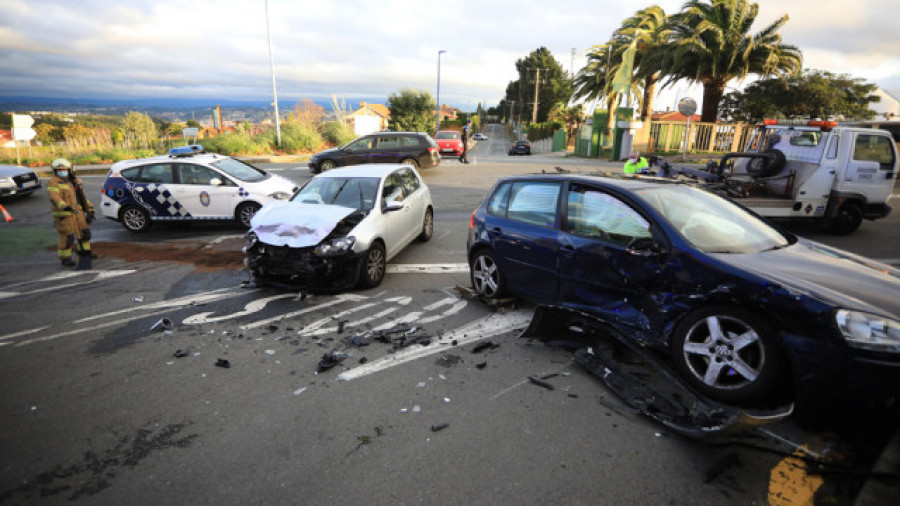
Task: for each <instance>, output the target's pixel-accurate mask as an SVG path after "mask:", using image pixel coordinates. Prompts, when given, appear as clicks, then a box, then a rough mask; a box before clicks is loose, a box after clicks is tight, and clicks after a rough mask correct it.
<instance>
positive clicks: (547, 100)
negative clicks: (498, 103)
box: [504, 47, 573, 123]
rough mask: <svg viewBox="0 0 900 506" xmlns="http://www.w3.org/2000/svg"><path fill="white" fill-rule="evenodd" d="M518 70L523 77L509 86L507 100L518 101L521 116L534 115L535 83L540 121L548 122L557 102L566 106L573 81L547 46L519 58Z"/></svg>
mask: <svg viewBox="0 0 900 506" xmlns="http://www.w3.org/2000/svg"><path fill="white" fill-rule="evenodd" d="M516 70H517V71H518V73H519V78H518V79H517V80H515V81H510V83H509V84H508V85H507V86H506V96H505V98H504V101H505V102H506V103H507V104H508V103H509V102H510V101H513V102H515V104H516V108H517V110H518V111H519V117H525V118H529V119H530V118H531V116H532V110H533V105H534V89H535V86H537V87H538V108H537V122H538V123H542V122H544V121H547V115H548V114H549V113H550V110H551V109H553V107H554V106H555V105H557V104H559V103H562V104H564V105H565V104H567V103H568V102H569V99H570V98H571V97H572V90H573V85H572V80H571V79H569V77H568V75H567V74H566V72H565V71H564V70H563V68H562V65H560V64H559V62H558V61H556V58H554V57H553V55H552V54H551V53H550V50H549V49H547V48H546V47H539V48H537V49H535V50H534V51H532V52H531V54H529V55H528V56H526V57H525V58H521V59H519V60H517V61H516ZM536 79H539V83H538V82H537V81H536Z"/></svg>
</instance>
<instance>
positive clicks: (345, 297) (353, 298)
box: [240, 293, 368, 330]
mask: <svg viewBox="0 0 900 506" xmlns="http://www.w3.org/2000/svg"><path fill="white" fill-rule="evenodd" d="M367 298H368V297H365V296H362V295H354V294H352V293H347V294H341V295H338V296H337V297H335V298H334V299H332V300H330V301H328V302H323V303H322V304H317V305H315V306H309V307H306V308H303V309H300V310H297V311H292V312H290V313H285V314H282V315H278V316H273V317H272V318H266V319H265V320H257V321H255V322H253V323H248V324H246V325H241V327H240V329H241V330H249V329H255V328H259V327H264V326H266V325H269V324H272V323H276V322H281V321H284V320H285V319H286V318H293V317H295V316H300V315H303V314H306V313H311V312H313V311H316V310H319V309H322V308H325V307H329V306H334V305H337V304H340V303H341V302H358V301H361V300H366V299H367Z"/></svg>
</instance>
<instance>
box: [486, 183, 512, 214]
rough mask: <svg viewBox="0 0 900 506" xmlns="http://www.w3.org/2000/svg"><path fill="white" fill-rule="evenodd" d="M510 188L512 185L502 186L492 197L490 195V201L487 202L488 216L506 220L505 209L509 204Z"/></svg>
mask: <svg viewBox="0 0 900 506" xmlns="http://www.w3.org/2000/svg"><path fill="white" fill-rule="evenodd" d="M511 186H512V185H511V184H509V183H506V184H503V185H501V186H500V188H498V189H497V191H495V192H494V194H493V195H491V200H490V201H489V202H488V206H487V212H488V213H489V214H493V215H495V216H502V217H504V218H506V209H507V207H508V204H509V189H510V187H511Z"/></svg>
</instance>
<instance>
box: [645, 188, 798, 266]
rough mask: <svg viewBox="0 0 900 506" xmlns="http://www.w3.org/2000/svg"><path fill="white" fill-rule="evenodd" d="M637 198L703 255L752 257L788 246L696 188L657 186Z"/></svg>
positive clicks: (776, 234) (760, 223)
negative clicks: (752, 255) (659, 215)
mask: <svg viewBox="0 0 900 506" xmlns="http://www.w3.org/2000/svg"><path fill="white" fill-rule="evenodd" d="M637 194H638V195H640V196H641V198H643V199H644V200H645V201H646V202H647V203H648V204H650V206H651V207H653V208H654V209H656V210H657V211H658V212H659V213H660V214H662V215H663V216H664V217H665V218H666V220H668V221H669V223H670V224H671V225H672V226H673V227H675V229H677V230H678V231H679V232H680V233H681V235H682V236H683V237H684V238H685V239H687V241H688V242H690V243H691V244H693V245H694V246H695V247H697V248H698V249H700V250H702V251H705V252H707V253H755V252H759V251H765V250H771V249H779V248H783V247H785V246H787V245H789V244H790V241H789V240H788V238H787V237H785V236H784V235H783V234H781V233H780V232H779V231H778V230H776V229H774V228H772V227H771V226H769V225H768V224H767V223H766V222H764V221H762V220H760V219H759V218H757V217H756V216H754V215H752V214H750V213H749V212H747V211H745V210H744V209H742V208H740V207H739V206H737V205H735V204H734V203H732V202H730V201H728V200H727V199H724V198H722V197H719V196H718V195H714V194H712V193H709V192H707V191H704V190H701V189H699V188H692V187H690V186H682V185H678V186H676V185H672V186H661V187H656V188H647V189H644V190H640V191H638V192H637Z"/></svg>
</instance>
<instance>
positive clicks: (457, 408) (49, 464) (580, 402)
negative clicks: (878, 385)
mask: <svg viewBox="0 0 900 506" xmlns="http://www.w3.org/2000/svg"><path fill="white" fill-rule="evenodd" d="M492 127H493V128H492V129H489V130H488V132H487V135H488V137H489V140H487V141H482V142H480V143H478V144H477V145H476V146H475V148H474V149H473V152H472V153H471V156H470V160H471V161H472V163H470V164H468V165H461V164H459V163H458V161H456V160H454V159H445V160H444V162H443V163H442V164H441V166H440V167H438V168H435V169H429V170H425V171H423V174H424V177H425V179H426V181H427V183H428V184H429V186H430V188H431V189H432V192H433V198H434V202H435V206H436V214H435V220H436V224H435V235H434V238H433V239H432V241H431V242H429V243H423V244H414V245H412V246H411V247H409V248H408V249H407V250H406V251H404V252H403V253H401V254H400V255H399V256H398V257H397V258H395V259H394V260H393V261H392V266H391V270H390V271H389V274H388V276H387V277H386V279H385V281H384V283H383V284H382V285H381V286H380V287H378V288H377V289H374V290H363V291H353V292H347V293H339V294H322V295H313V296H308V297H307V296H300V294H297V293H284V292H278V291H273V290H262V289H256V288H249V287H242V281H244V280H246V273H245V272H244V271H242V270H241V269H240V268H234V266H233V263H230V262H232V261H233V259H234V257H235V256H236V255H237V251H238V250H239V248H240V245H241V238H240V237H241V235H242V230H241V229H240V228H238V227H236V226H234V225H225V224H221V225H215V226H213V227H200V226H173V225H168V226H155V227H154V228H152V229H151V230H150V231H148V232H147V233H145V234H141V235H133V234H130V233H128V232H127V231H125V230H124V229H123V228H122V227H121V225H119V224H117V223H114V222H111V221H107V220H103V219H101V220H99V221H98V222H96V223H95V224H94V226H93V227H92V229H93V233H94V240H95V241H96V243H97V250H98V251H103V248H104V247H105V248H107V249H108V250H109V251H114V252H115V254H114V255H113V254H110V255H105V254H101V257H100V258H98V259H96V260H95V261H94V268H93V269H92V270H90V271H70V270H61V269H60V267H59V265H58V261H57V260H56V258H55V252H54V251H53V247H52V246H51V245H52V244H54V242H55V233H54V231H53V230H52V227H51V225H50V220H49V217H48V214H49V213H48V207H47V206H48V204H47V200H46V192H43V191H42V192H40V193H38V194H36V195H34V196H32V197H29V198H26V199H19V200H16V201H12V202H4V205H5V206H6V207H7V209H9V210H10V212H11V213H12V214H13V215H14V216H15V218H16V221H15V222H14V223H12V224H7V225H5V227H8V228H0V234H3V235H4V236H6V237H12V236H13V235H15V238H16V241H15V244H14V247H15V248H19V249H18V250H13V251H12V252H10V251H9V248H10V247H11V246H10V245H9V244H7V245H6V246H0V248H6V249H0V252H3V253H2V255H0V303H2V304H0V382H2V384H3V385H4V395H3V396H2V398H0V408H2V415H0V447H2V448H3V451H2V453H0V470H2V473H0V503H10V504H18V503H45V502H46V503H62V502H72V501H77V502H83V503H91V504H95V503H101V504H117V503H124V502H137V503H178V504H184V503H199V504H210V503H219V504H246V503H254V504H286V503H291V504H293V503H304V504H324V503H345V504H359V503H367V504H563V503H564V504H675V505H678V504H685V505H688V504H690V505H704V504H764V503H773V504H778V503H786V502H787V501H788V500H791V501H793V503H795V504H796V503H802V502H803V501H804V500H806V501H808V502H813V494H814V491H816V490H818V492H817V494H818V496H816V499H815V502H817V503H832V504H846V503H847V502H846V501H848V500H849V498H850V497H851V496H852V491H853V490H854V487H856V486H857V485H858V483H859V482H858V479H856V478H852V479H850V478H840V477H832V476H829V478H828V479H827V480H826V481H825V482H824V484H823V483H822V479H821V477H819V476H816V475H813V474H812V473H809V472H807V470H806V469H805V467H804V466H803V464H802V461H799V460H796V459H792V458H789V457H788V456H789V455H791V454H794V453H797V454H798V455H800V456H807V457H810V456H815V457H821V456H823V455H827V456H828V459H830V461H833V462H838V463H841V464H842V465H843V464H846V465H850V466H865V463H866V462H868V461H869V460H868V459H870V458H871V456H872V452H873V451H877V448H873V447H872V446H871V445H872V444H875V445H877V444H878V443H879V442H880V441H881V440H880V439H879V437H880V436H881V435H880V434H878V435H877V436H878V437H875V436H876V434H871V436H872V438H870V439H868V440H862V441H861V440H859V439H857V438H855V437H850V438H848V437H846V435H844V437H836V436H835V435H834V433H832V432H824V431H819V430H817V429H812V428H810V427H809V426H807V425H805V424H800V423H797V421H795V420H793V419H791V418H789V419H788V420H786V421H783V422H779V423H775V424H771V425H767V426H765V427H764V428H762V429H748V430H745V431H742V432H737V433H735V434H728V435H721V436H717V437H714V438H711V439H708V440H704V441H696V440H691V439H686V438H684V437H681V436H678V435H677V434H674V433H672V432H671V431H668V430H666V429H665V428H664V427H662V426H661V425H658V424H657V423H655V422H653V421H652V420H650V419H649V418H646V417H645V416H643V415H640V414H638V413H635V412H634V411H633V410H632V409H631V408H629V407H627V405H625V404H624V403H623V402H622V401H620V400H619V399H618V397H616V395H615V394H614V393H612V392H611V391H610V390H608V389H606V388H605V386H603V384H602V383H601V382H600V381H599V380H598V379H597V378H596V377H594V376H592V375H591V374H590V373H588V372H586V371H585V370H584V369H582V368H581V367H580V366H578V365H576V364H574V363H573V361H572V357H571V354H570V353H569V352H566V351H563V350H560V349H557V348H550V347H547V346H545V345H543V344H542V343H540V342H534V341H531V340H528V339H521V338H517V335H518V334H519V332H520V331H521V330H522V329H523V328H524V326H525V325H527V322H528V320H529V318H530V315H531V309H532V308H530V307H529V306H528V305H527V304H520V305H518V306H511V307H507V308H505V309H504V311H501V312H497V311H494V310H493V309H492V308H489V307H486V306H484V305H483V304H481V303H479V302H477V301H473V300H469V299H466V298H464V297H460V296H459V292H458V291H457V290H456V289H455V287H457V286H460V285H463V286H467V285H469V277H468V271H467V269H466V268H465V266H464V262H465V237H466V232H467V226H468V219H469V215H470V214H471V212H472V210H473V209H474V207H475V206H476V205H477V204H478V203H479V202H480V200H481V198H482V197H483V195H484V193H485V191H486V189H487V188H488V187H489V185H490V184H491V183H492V182H493V181H494V180H495V179H496V178H497V177H498V176H500V175H505V174H514V173H522V172H534V171H541V170H554V167H556V166H560V167H564V168H566V169H568V170H573V171H589V170H593V169H596V168H598V167H601V166H605V167H608V168H610V169H611V170H614V169H615V168H616V166H615V165H612V164H603V163H601V162H597V161H593V160H581V159H570V158H563V157H559V156H556V155H534V156H531V157H508V156H506V148H507V146H508V139H506V138H505V137H504V136H503V134H502V131H501V130H500V127H499V126H492ZM263 167H264V168H266V169H268V170H273V171H275V172H278V173H280V174H282V175H285V176H287V177H289V178H292V179H294V180H295V181H297V182H301V181H303V180H305V179H306V178H308V177H309V174H308V172H307V171H306V168H305V167H302V166H297V165H295V164H271V165H263ZM84 179H85V180H86V184H87V186H88V190H89V192H90V195H93V196H98V195H99V191H98V189H99V185H100V184H101V183H102V180H103V177H102V176H85V177H84ZM97 200H98V201H99V197H97ZM95 203H96V202H95ZM898 222H900V213H894V214H893V215H892V216H891V217H889V218H888V219H886V220H881V221H879V222H875V223H871V222H866V223H865V224H864V225H863V227H862V228H861V229H860V230H859V231H858V232H856V233H855V234H853V235H851V236H848V237H840V238H838V237H832V236H827V235H817V234H816V233H815V231H814V230H802V231H801V232H802V233H804V234H805V235H807V236H811V237H813V238H814V239H817V240H820V241H822V242H826V243H828V244H831V245H835V246H838V247H842V248H845V249H849V250H851V251H854V252H856V253H860V254H863V255H866V256H869V257H872V258H877V259H881V260H884V261H888V262H889V263H893V264H894V265H900V258H898V257H900V254H898V252H900V244H898V241H900V239H898V237H897V235H896V234H894V233H893V231H894V230H896V227H897V226H898ZM9 231H15V234H12V233H8V232H9ZM48 241H49V242H48ZM4 242H7V241H4ZM123 245H124V246H123ZM48 246H51V247H49V248H48ZM157 247H158V248H157ZM182 253H183V254H182ZM217 255H218V256H217ZM228 255H231V256H228ZM237 256H238V258H239V255H237ZM210 259H212V260H210ZM164 318H165V319H167V320H169V321H171V322H172V327H173V328H172V329H171V330H170V331H162V330H160V329H156V330H151V327H153V326H154V324H156V323H157V322H160V321H161V320H162V319H164ZM413 327H415V328H416V330H415V331H412V328H413ZM398 328H406V329H409V330H410V331H411V332H410V333H409V334H406V335H407V336H418V337H424V338H426V339H427V340H428V341H429V344H428V345H427V346H424V345H422V344H414V345H412V346H408V347H401V346H399V344H398V343H399V339H398V338H399V337H400V336H402V335H403V334H402V333H397V334H393V335H392V334H388V335H387V337H388V338H391V337H393V338H394V339H393V341H392V342H391V344H388V343H384V342H379V341H373V342H371V343H370V344H368V345H366V346H354V345H353V343H352V342H351V339H352V338H353V337H354V336H358V335H361V334H363V331H367V330H368V331H377V330H391V329H393V330H397V329H398ZM485 343H490V344H491V346H487V347H486V348H484V346H485ZM479 345H481V346H479ZM481 348H484V349H481ZM178 350H182V351H183V352H184V355H185V356H183V357H180V358H177V357H176V356H175V353H176V351H178ZM334 350H340V351H342V352H344V353H346V355H347V356H346V358H344V359H343V361H342V362H341V363H340V364H338V365H336V366H335V367H332V368H330V369H327V370H322V371H318V370H317V369H318V368H319V365H320V361H321V360H322V358H323V355H325V354H326V353H329V352H332V351H334ZM219 360H227V361H228V363H229V365H230V367H228V368H224V367H217V366H216V363H217V361H219ZM529 377H540V378H545V381H546V382H548V383H550V384H551V385H552V386H553V387H554V389H553V390H549V389H546V388H542V387H540V386H538V385H536V384H533V383H532V382H530V381H529V379H528V378H529ZM801 445H802V446H803V447H805V448H806V450H800V448H801ZM822 501H824V502H822Z"/></svg>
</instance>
